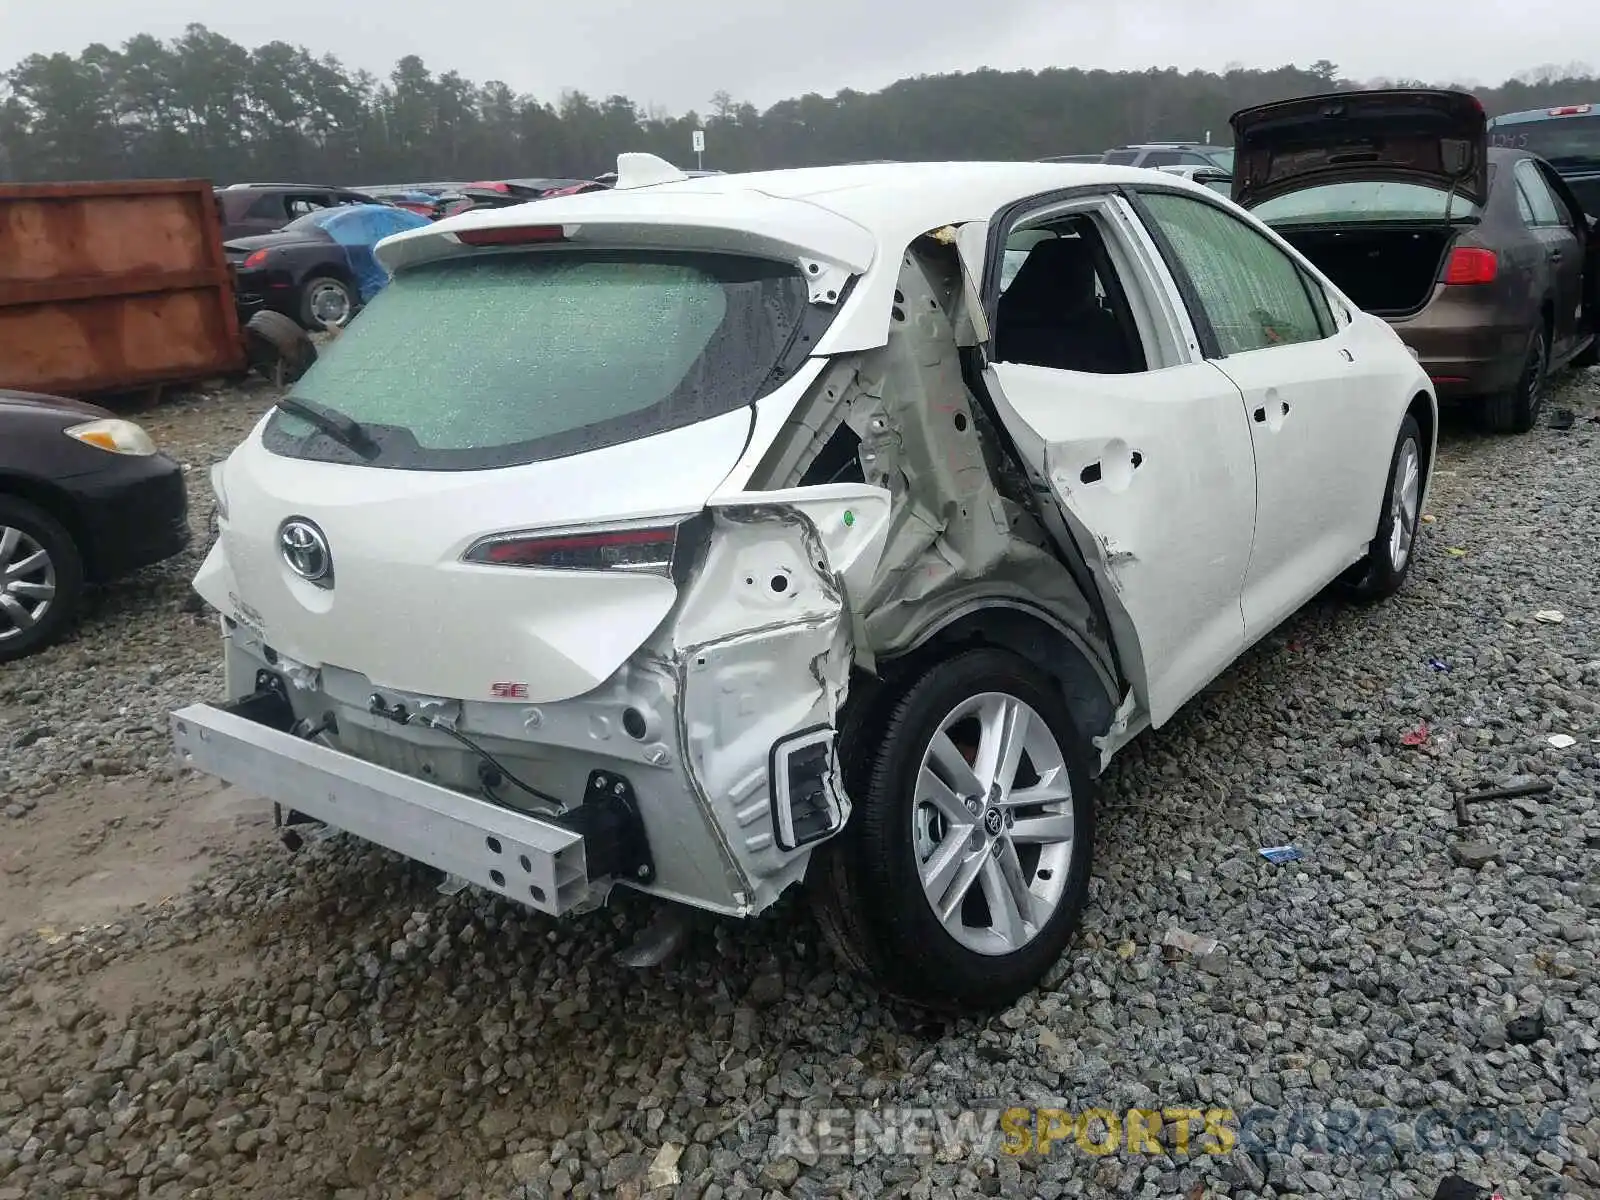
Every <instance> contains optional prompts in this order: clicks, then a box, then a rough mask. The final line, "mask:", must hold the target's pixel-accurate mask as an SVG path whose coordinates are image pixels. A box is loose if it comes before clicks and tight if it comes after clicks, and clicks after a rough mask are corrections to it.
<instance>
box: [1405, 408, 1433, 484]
mask: <svg viewBox="0 0 1600 1200" xmlns="http://www.w3.org/2000/svg"><path fill="white" fill-rule="evenodd" d="M1406 416H1409V417H1412V418H1415V420H1416V422H1417V427H1418V428H1419V429H1421V431H1422V482H1423V499H1426V498H1427V492H1428V488H1429V487H1430V486H1431V485H1432V483H1433V462H1434V458H1435V456H1436V455H1437V454H1438V450H1439V404H1438V401H1436V400H1435V399H1434V398H1433V396H1431V395H1430V394H1429V393H1427V392H1423V391H1419V392H1418V393H1417V394H1416V395H1414V396H1412V397H1411V403H1410V404H1409V405H1407V406H1406Z"/></svg>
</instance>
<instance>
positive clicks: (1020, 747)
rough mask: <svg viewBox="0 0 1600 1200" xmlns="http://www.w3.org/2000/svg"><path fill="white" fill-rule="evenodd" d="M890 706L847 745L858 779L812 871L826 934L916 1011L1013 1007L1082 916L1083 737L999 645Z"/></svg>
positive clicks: (942, 665)
mask: <svg viewBox="0 0 1600 1200" xmlns="http://www.w3.org/2000/svg"><path fill="white" fill-rule="evenodd" d="M880 705H881V707H880V708H879V710H878V711H879V715H880V719H879V720H876V721H868V722H862V723H860V724H859V725H858V726H856V730H857V733H856V737H857V738H859V739H860V740H857V741H855V742H854V744H849V742H848V740H846V739H842V741H841V753H842V755H843V756H844V758H845V761H846V762H851V761H854V762H856V763H859V764H860V767H859V768H858V769H857V770H855V772H854V773H855V775H856V777H857V779H858V780H863V782H862V783H860V784H858V785H857V790H856V791H855V792H853V794H852V797H851V798H852V801H853V802H854V805H855V808H854V812H853V814H852V816H851V820H850V823H849V825H848V826H847V827H846V829H845V830H844V832H843V833H842V834H840V835H839V837H838V838H837V839H835V840H834V841H833V842H831V843H828V844H827V845H825V846H823V847H822V848H821V850H820V851H819V854H818V861H817V862H816V863H814V864H813V879H812V883H813V888H814V892H815V894H816V896H817V899H818V901H819V910H820V919H821V923H822V925H823V928H824V930H825V931H826V932H827V933H828V935H829V937H830V940H831V941H833V943H834V945H835V948H836V949H838V950H839V952H840V954H841V957H843V958H844V959H845V960H846V961H847V962H849V963H851V964H852V965H854V966H855V967H857V968H861V969H865V970H866V971H868V972H869V973H870V974H872V975H873V976H875V977H876V979H877V981H878V982H879V983H880V984H882V985H883V986H884V987H885V988H886V990H888V991H890V992H891V993H894V994H895V995H898V996H900V997H902V998H904V999H906V1000H910V1001H912V1002H915V1003H918V1004H922V1005H926V1006H929V1007H935V1008H960V1009H974V1008H976V1009H986V1008H993V1007H1000V1006H1003V1005H1006V1004H1009V1003H1011V1002H1012V1001H1013V1000H1015V999H1016V998H1017V997H1018V996H1020V995H1021V994H1022V993H1024V992H1026V991H1027V990H1028V989H1029V988H1031V987H1033V986H1035V985H1036V984H1037V983H1038V982H1039V981H1040V980H1041V979H1042V978H1043V977H1044V976H1045V974H1046V973H1047V972H1048V971H1049V969H1050V967H1051V966H1052V965H1053V964H1054V963H1055V962H1056V960H1057V959H1058V958H1059V957H1060V956H1061V953H1062V951H1063V949H1065V947H1066V945H1067V942H1068V941H1069V939H1070V938H1071V937H1072V934H1073V932H1074V931H1075V929H1076V928H1077V925H1078V921H1079V918H1080V916H1081V913H1082V910H1083V904H1084V899H1085V897H1086V895H1087V892H1088V884H1089V871H1090V865H1091V860H1092V854H1093V842H1094V804H1093V796H1092V786H1093V785H1092V782H1091V779H1090V773H1089V763H1090V761H1091V759H1090V754H1091V750H1090V746H1089V743H1088V740H1087V739H1086V738H1085V737H1084V736H1083V734H1082V733H1081V732H1080V731H1079V730H1078V728H1077V725H1076V723H1075V722H1074V721H1073V719H1072V715H1071V713H1070V712H1069V711H1068V709H1067V707H1066V705H1065V703H1064V702H1063V700H1062V698H1061V695H1060V692H1059V690H1058V689H1057V688H1055V687H1054V686H1053V685H1052V684H1051V683H1050V681H1049V680H1048V679H1046V678H1045V677H1043V676H1042V675H1041V674H1040V673H1039V672H1038V671H1037V670H1036V669H1035V668H1034V667H1033V666H1031V665H1030V664H1029V663H1027V662H1025V661H1024V660H1022V659H1020V658H1018V657H1016V656H1015V655H1013V654H1011V653H1009V652H1006V651H1002V650H996V649H991V648H979V649H973V650H968V651H965V652H963V653H960V654H958V655H956V656H954V657H952V658H947V659H944V660H942V661H938V662H935V663H933V664H932V665H931V666H929V667H927V668H926V669H925V670H923V671H921V672H920V673H918V674H916V675H915V676H914V677H913V678H912V679H911V680H910V681H909V682H908V683H905V684H903V685H899V686H896V687H894V688H892V689H889V690H888V694H887V695H885V696H883V697H882V698H881V700H880ZM847 780H848V775H847Z"/></svg>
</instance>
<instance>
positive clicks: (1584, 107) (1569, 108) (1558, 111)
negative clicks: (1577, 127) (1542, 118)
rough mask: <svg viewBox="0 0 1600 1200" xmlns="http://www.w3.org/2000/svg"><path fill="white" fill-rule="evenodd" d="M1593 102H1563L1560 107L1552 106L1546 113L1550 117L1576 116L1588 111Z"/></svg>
mask: <svg viewBox="0 0 1600 1200" xmlns="http://www.w3.org/2000/svg"><path fill="white" fill-rule="evenodd" d="M1593 107H1594V105H1592V104H1563V105H1562V106H1561V107H1560V108H1552V109H1551V110H1550V111H1549V112H1547V113H1546V114H1545V115H1546V116H1550V117H1576V116H1581V115H1582V114H1584V113H1586V112H1588V111H1589V110H1590V109H1591V108H1593Z"/></svg>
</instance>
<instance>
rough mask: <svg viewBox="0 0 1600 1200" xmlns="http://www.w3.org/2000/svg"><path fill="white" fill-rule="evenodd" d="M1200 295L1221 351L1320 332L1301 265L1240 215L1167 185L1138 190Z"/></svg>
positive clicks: (1309, 337) (1247, 348)
mask: <svg viewBox="0 0 1600 1200" xmlns="http://www.w3.org/2000/svg"><path fill="white" fill-rule="evenodd" d="M1144 203H1145V205H1146V207H1148V208H1149V210H1150V213H1151V216H1152V217H1153V218H1154V219H1155V222H1156V224H1157V225H1158V226H1160V228H1161V232H1162V233H1164V234H1165V235H1166V239H1167V241H1168V242H1170V243H1171V245H1172V251H1173V253H1174V254H1175V255H1176V256H1177V258H1178V260H1179V262H1180V263H1181V264H1182V265H1183V267H1184V269H1185V270H1186V271H1187V272H1188V274H1189V277H1190V279H1191V280H1192V281H1193V282H1194V287H1195V291H1196V292H1197V293H1198V294H1199V300H1200V304H1201V306H1202V307H1203V308H1204V309H1205V315H1206V316H1207V317H1208V318H1210V321H1211V327H1212V329H1213V330H1214V331H1215V333H1216V335H1217V343H1218V346H1219V348H1220V350H1221V352H1222V353H1223V354H1224V355H1228V354H1240V353H1244V352H1247V351H1250V350H1265V349H1268V348H1270V347H1272V346H1286V345H1293V344H1295V343H1297V342H1313V341H1317V340H1319V339H1321V338H1322V337H1325V336H1326V333H1325V331H1324V326H1323V324H1322V322H1321V321H1319V320H1318V312H1317V309H1316V307H1315V305H1314V304H1313V302H1312V299H1311V297H1310V296H1309V295H1308V294H1307V292H1306V286H1305V281H1304V278H1303V275H1302V272H1301V268H1300V267H1299V266H1298V265H1297V264H1296V263H1295V262H1294V260H1293V259H1291V258H1290V257H1289V256H1288V255H1287V254H1285V253H1284V252H1283V251H1282V250H1280V249H1278V247H1277V246H1275V245H1273V244H1272V243H1271V242H1270V241H1268V240H1267V239H1266V238H1264V237H1262V236H1261V234H1259V233H1257V232H1256V231H1255V230H1254V229H1251V228H1250V227H1249V226H1248V225H1246V224H1245V223H1244V222H1243V221H1240V220H1238V219H1237V218H1235V217H1233V216H1231V215H1230V214H1228V213H1226V212H1224V211H1223V210H1222V209H1220V208H1217V207H1215V206H1214V205H1211V204H1208V203H1206V202H1204V201H1200V200H1191V199H1189V198H1188V197H1187V196H1178V195H1174V194H1172V193H1170V192H1167V193H1156V192H1152V193H1149V194H1147V195H1146V196H1145V197H1144Z"/></svg>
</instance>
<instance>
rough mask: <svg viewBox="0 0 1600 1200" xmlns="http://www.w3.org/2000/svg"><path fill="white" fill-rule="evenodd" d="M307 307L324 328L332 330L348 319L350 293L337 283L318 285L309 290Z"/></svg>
mask: <svg viewBox="0 0 1600 1200" xmlns="http://www.w3.org/2000/svg"><path fill="white" fill-rule="evenodd" d="M307 307H308V308H309V309H310V310H311V315H312V316H313V317H315V318H316V319H317V320H318V321H320V322H321V323H322V324H323V325H324V326H327V327H329V328H334V327H337V326H340V325H343V324H344V323H345V322H346V321H348V320H349V319H350V293H349V292H347V291H345V289H344V288H343V287H342V286H340V285H339V284H337V283H331V282H329V283H319V284H317V285H316V287H314V288H313V289H312V290H311V297H310V300H309V301H308V303H307Z"/></svg>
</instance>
